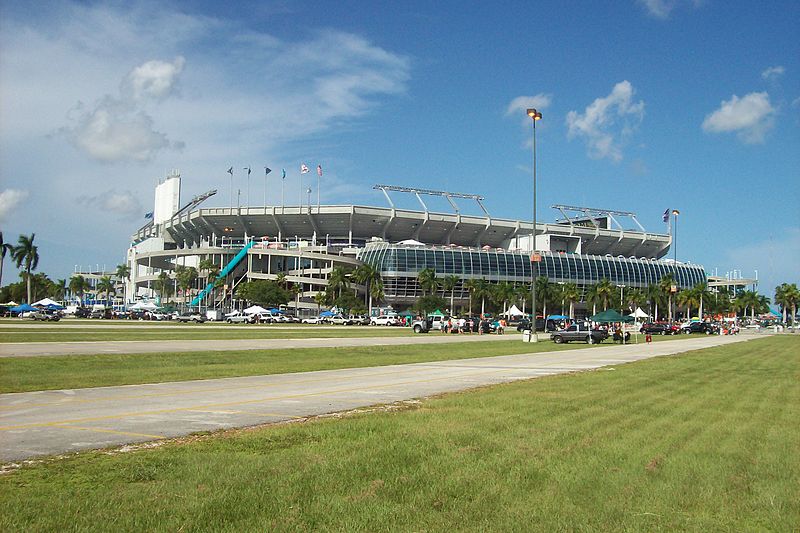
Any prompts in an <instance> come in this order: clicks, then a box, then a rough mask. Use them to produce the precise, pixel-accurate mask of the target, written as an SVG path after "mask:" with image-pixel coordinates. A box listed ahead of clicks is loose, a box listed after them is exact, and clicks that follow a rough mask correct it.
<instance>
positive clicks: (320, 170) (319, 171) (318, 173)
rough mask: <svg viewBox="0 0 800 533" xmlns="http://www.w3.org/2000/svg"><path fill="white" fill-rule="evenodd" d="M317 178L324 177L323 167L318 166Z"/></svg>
mask: <svg viewBox="0 0 800 533" xmlns="http://www.w3.org/2000/svg"><path fill="white" fill-rule="evenodd" d="M317 176H319V177H320V178H321V177H322V165H317Z"/></svg>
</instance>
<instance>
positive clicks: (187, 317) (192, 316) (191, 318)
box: [175, 313, 206, 324]
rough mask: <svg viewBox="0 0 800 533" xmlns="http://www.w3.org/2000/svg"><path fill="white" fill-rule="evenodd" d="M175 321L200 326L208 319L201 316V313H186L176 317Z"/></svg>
mask: <svg viewBox="0 0 800 533" xmlns="http://www.w3.org/2000/svg"><path fill="white" fill-rule="evenodd" d="M175 320H177V321H178V322H197V323H198V324H202V323H203V322H205V321H206V317H204V316H203V315H201V314H200V313H185V314H183V315H178V316H177V317H175Z"/></svg>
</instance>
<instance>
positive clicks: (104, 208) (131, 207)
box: [78, 190, 144, 219]
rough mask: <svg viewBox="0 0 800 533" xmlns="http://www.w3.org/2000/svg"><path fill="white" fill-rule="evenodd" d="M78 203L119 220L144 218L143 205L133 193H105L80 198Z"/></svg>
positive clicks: (111, 191)
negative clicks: (109, 214)
mask: <svg viewBox="0 0 800 533" xmlns="http://www.w3.org/2000/svg"><path fill="white" fill-rule="evenodd" d="M78 203H80V204H82V205H85V206H86V207H88V208H90V209H94V210H96V211H98V212H100V214H103V215H104V214H108V213H111V214H113V215H115V216H117V217H119V218H126V219H133V218H137V217H138V218H141V217H143V216H144V208H143V207H142V203H141V202H140V201H139V199H138V198H136V196H134V195H133V193H132V192H131V191H124V192H117V191H114V190H110V191H105V192H103V193H101V194H98V195H96V196H79V197H78Z"/></svg>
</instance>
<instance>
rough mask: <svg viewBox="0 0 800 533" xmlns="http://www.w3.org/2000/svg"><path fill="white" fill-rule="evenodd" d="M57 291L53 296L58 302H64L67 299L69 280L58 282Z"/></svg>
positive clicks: (56, 284)
mask: <svg viewBox="0 0 800 533" xmlns="http://www.w3.org/2000/svg"><path fill="white" fill-rule="evenodd" d="M55 289H56V292H55V294H54V295H53V296H55V299H56V300H59V301H63V300H64V299H65V298H66V297H67V280H65V279H59V280H56V283H55Z"/></svg>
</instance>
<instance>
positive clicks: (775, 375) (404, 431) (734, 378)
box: [0, 336, 800, 532]
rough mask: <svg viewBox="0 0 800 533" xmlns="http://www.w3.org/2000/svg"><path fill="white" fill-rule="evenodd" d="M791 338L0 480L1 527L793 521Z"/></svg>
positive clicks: (798, 354) (724, 525) (799, 472)
mask: <svg viewBox="0 0 800 533" xmlns="http://www.w3.org/2000/svg"><path fill="white" fill-rule="evenodd" d="M798 383H800V342H799V341H798V339H796V338H792V337H788V336H784V337H772V338H768V339H759V340H754V341H752V342H747V343H741V344H736V345H729V346H725V347H718V348H712V349H707V350H702V351H697V352H692V353H688V354H684V355H680V356H672V357H660V358H656V359H650V360H647V361H642V362H638V363H633V364H627V365H621V366H618V367H616V368H615V369H614V371H610V370H608V369H605V370H599V371H595V372H585V373H579V374H570V375H561V376H552V377H547V378H540V379H535V380H530V381H525V382H516V383H513V384H508V385H502V386H495V387H491V388H485V389H481V390H477V391H472V392H467V393H460V394H450V395H446V396H443V397H441V398H436V399H429V400H424V401H422V402H421V403H419V404H412V405H409V406H408V407H407V408H405V409H403V410H398V411H385V412H373V413H369V414H359V415H352V416H347V417H344V418H343V419H320V420H315V421H310V422H306V423H296V424H288V425H281V426H271V427H265V428H257V429H251V430H240V431H231V432H227V433H223V434H219V435H211V436H208V437H195V438H189V439H185V440H182V441H178V442H173V443H167V444H165V445H163V446H161V447H158V448H153V449H142V450H138V451H134V452H130V453H114V454H106V453H103V452H91V453H83V454H79V455H77V456H73V457H70V458H66V459H57V460H52V461H45V462H43V463H41V464H34V465H31V466H26V467H23V468H22V469H20V470H18V471H14V472H11V473H7V474H5V475H2V476H0V493H2V494H3V498H1V499H0V530H3V531H64V530H69V531H77V530H80V531H108V530H121V531H141V530H153V531H265V530H277V531H298V530H301V531H304V530H325V531H445V530H447V531H576V530H580V531H737V532H738V531H787V532H788V531H797V530H798V529H799V528H800V461H798V457H800V424H798V423H797V420H800V386H798Z"/></svg>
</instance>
